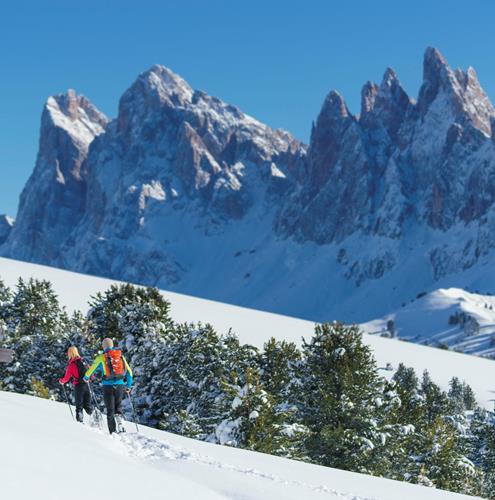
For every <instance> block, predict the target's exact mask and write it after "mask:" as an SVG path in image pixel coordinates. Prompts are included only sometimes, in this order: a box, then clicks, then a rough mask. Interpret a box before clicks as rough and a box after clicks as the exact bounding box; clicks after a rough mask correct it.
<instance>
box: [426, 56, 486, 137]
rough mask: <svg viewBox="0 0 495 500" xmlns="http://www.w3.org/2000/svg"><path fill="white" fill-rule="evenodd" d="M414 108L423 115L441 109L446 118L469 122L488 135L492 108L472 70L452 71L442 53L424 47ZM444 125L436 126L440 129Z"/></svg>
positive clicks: (440, 111) (435, 112)
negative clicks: (420, 80) (421, 81)
mask: <svg viewBox="0 0 495 500" xmlns="http://www.w3.org/2000/svg"><path fill="white" fill-rule="evenodd" d="M418 110H419V112H420V115H421V116H422V117H423V119H426V120H428V118H427V117H426V115H427V113H428V112H429V111H430V110H431V113H432V114H434V115H437V114H439V113H443V115H444V117H445V118H446V119H444V122H446V121H447V120H448V118H447V117H449V115H450V120H453V121H456V122H458V123H461V124H463V125H464V124H465V123H470V124H471V125H473V126H474V127H475V128H476V129H478V130H480V131H481V132H482V133H483V134H485V135H487V136H491V133H492V132H491V121H492V118H493V116H494V115H495V109H494V108H493V105H492V104H491V102H490V100H489V99H488V97H487V95H486V93H485V91H484V90H483V89H482V87H481V85H480V83H479V81H478V77H477V75H476V72H475V70H474V69H473V68H472V67H469V68H468V69H467V71H466V72H464V71H462V70H460V69H457V70H455V71H453V70H452V69H451V67H450V66H449V64H448V62H447V60H446V59H445V58H444V57H443V56H442V54H441V53H440V52H439V51H438V50H437V49H433V48H431V47H429V48H427V49H426V52H425V56H424V63H423V84H422V86H421V89H420V93H419V98H418ZM444 128H445V127H440V130H441V131H442V132H443V131H444Z"/></svg>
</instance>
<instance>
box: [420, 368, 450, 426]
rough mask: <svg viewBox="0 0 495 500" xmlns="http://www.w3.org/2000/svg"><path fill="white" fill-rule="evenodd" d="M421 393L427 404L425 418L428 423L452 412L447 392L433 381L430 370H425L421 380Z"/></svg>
mask: <svg viewBox="0 0 495 500" xmlns="http://www.w3.org/2000/svg"><path fill="white" fill-rule="evenodd" d="M420 395H421V396H422V397H423V400H424V405H425V413H424V418H425V419H426V423H427V424H430V425H431V424H433V422H434V421H435V420H436V419H437V418H438V417H442V416H444V415H448V414H449V413H450V409H449V400H448V397H447V394H445V392H444V391H442V390H441V389H440V387H439V386H438V385H437V384H435V383H434V382H433V380H432V379H431V376H430V374H429V372H428V370H425V371H424V372H423V378H422V380H421V386H420Z"/></svg>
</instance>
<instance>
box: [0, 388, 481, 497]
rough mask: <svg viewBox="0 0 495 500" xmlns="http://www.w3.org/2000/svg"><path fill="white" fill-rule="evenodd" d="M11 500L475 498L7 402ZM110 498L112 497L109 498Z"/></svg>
mask: <svg viewBox="0 0 495 500" xmlns="http://www.w3.org/2000/svg"><path fill="white" fill-rule="evenodd" d="M0 408H1V411H0V443H1V446H0V450H1V451H0V471H1V475H0V479H1V481H0V483H1V484H0V489H1V493H2V495H1V498H2V499H5V500H27V499H31V498H40V499H41V500H67V499H68V498H70V499H72V500H86V499H87V498H94V499H98V500H99V499H103V498H112V499H114V498H118V499H119V500H136V499H141V500H158V499H164V500H165V499H167V500H220V499H232V500H261V499H270V500H278V499H280V500H282V499H283V500H301V499H302V498H304V499H305V500H313V499H314V500H319V499H321V500H323V499H326V498H328V499H340V500H371V499H379V500H398V499H401V500H406V499H415V500H417V499H421V500H428V499H442V498H452V499H455V498H459V499H461V498H466V499H468V498H473V497H468V496H465V495H458V494H455V493H449V492H445V491H440V490H435V489H430V488H426V487H423V486H415V485H411V484H408V483H401V482H397V481H390V480H387V479H381V478H375V477H372V476H366V475H361V474H356V473H351V472H345V471H341V470H337V469H330V468H326V467H321V466H315V465H309V464H304V463H300V462H296V461H291V460H287V459H283V458H277V457H272V456H269V455H263V454H260V453H255V452H250V451H245V450H238V449H235V448H228V447H224V446H219V445H213V444H208V443H204V442H201V441H195V440H191V439H187V438H184V437H180V436H176V435H173V434H169V433H166V432H161V431H157V430H154V429H149V428H146V427H143V426H140V433H139V434H136V433H132V431H133V429H134V426H133V425H131V424H129V423H128V424H127V429H128V431H129V433H128V434H126V435H123V436H109V435H108V434H107V433H106V432H102V431H100V430H98V429H94V428H92V427H90V426H86V425H80V424H77V423H75V422H73V421H72V419H71V416H70V413H69V409H68V408H67V405H65V404H63V403H55V402H52V401H47V400H43V399H38V398H34V397H30V396H25V395H19V394H13V393H7V392H0ZM109 489H110V490H111V494H110V495H109Z"/></svg>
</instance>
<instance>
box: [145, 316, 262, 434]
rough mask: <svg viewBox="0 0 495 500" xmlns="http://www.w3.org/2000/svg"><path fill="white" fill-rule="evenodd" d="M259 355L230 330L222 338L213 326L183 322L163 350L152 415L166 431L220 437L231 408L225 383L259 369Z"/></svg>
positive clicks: (154, 391)
mask: <svg viewBox="0 0 495 500" xmlns="http://www.w3.org/2000/svg"><path fill="white" fill-rule="evenodd" d="M257 356H258V352H257V350H256V349H255V348H254V347H252V346H249V345H246V344H244V345H243V344H240V342H239V340H238V339H237V337H236V336H235V335H233V334H232V333H230V332H229V334H227V335H222V336H219V335H218V334H217V333H216V332H215V331H214V330H213V328H212V327H211V326H210V325H201V324H199V325H193V324H191V325H178V326H177V327H176V329H175V331H174V334H173V335H172V336H171V337H170V339H169V340H168V341H167V343H166V344H165V345H164V346H163V350H162V352H161V354H160V358H161V360H162V364H161V371H160V373H159V375H158V377H157V383H156V384H155V386H154V388H153V390H152V393H151V395H150V409H151V413H152V417H153V418H155V419H157V420H158V421H159V425H160V427H161V428H163V429H167V430H169V431H172V432H177V433H183V432H187V433H188V435H189V436H190V437H198V438H199V439H207V440H211V441H215V429H216V427H217V425H218V424H219V423H220V422H221V421H222V420H224V419H225V418H226V417H227V416H228V413H229V408H230V406H229V397H228V395H227V394H226V393H225V390H224V386H223V384H222V381H223V380H225V379H227V378H230V379H235V378H236V377H239V376H240V374H242V373H244V372H245V371H246V370H247V369H248V368H250V367H256V366H257ZM184 429H187V431H185V430H184ZM191 431H192V432H193V433H194V434H193V435H191V434H190V433H191Z"/></svg>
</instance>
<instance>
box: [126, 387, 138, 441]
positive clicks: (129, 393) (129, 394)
mask: <svg viewBox="0 0 495 500" xmlns="http://www.w3.org/2000/svg"><path fill="white" fill-rule="evenodd" d="M127 397H128V398H129V403H131V409H132V420H133V421H134V425H135V426H136V432H137V433H138V434H139V427H138V424H137V421H136V411H135V410H134V403H133V402H132V398H131V391H130V390H129V391H127Z"/></svg>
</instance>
